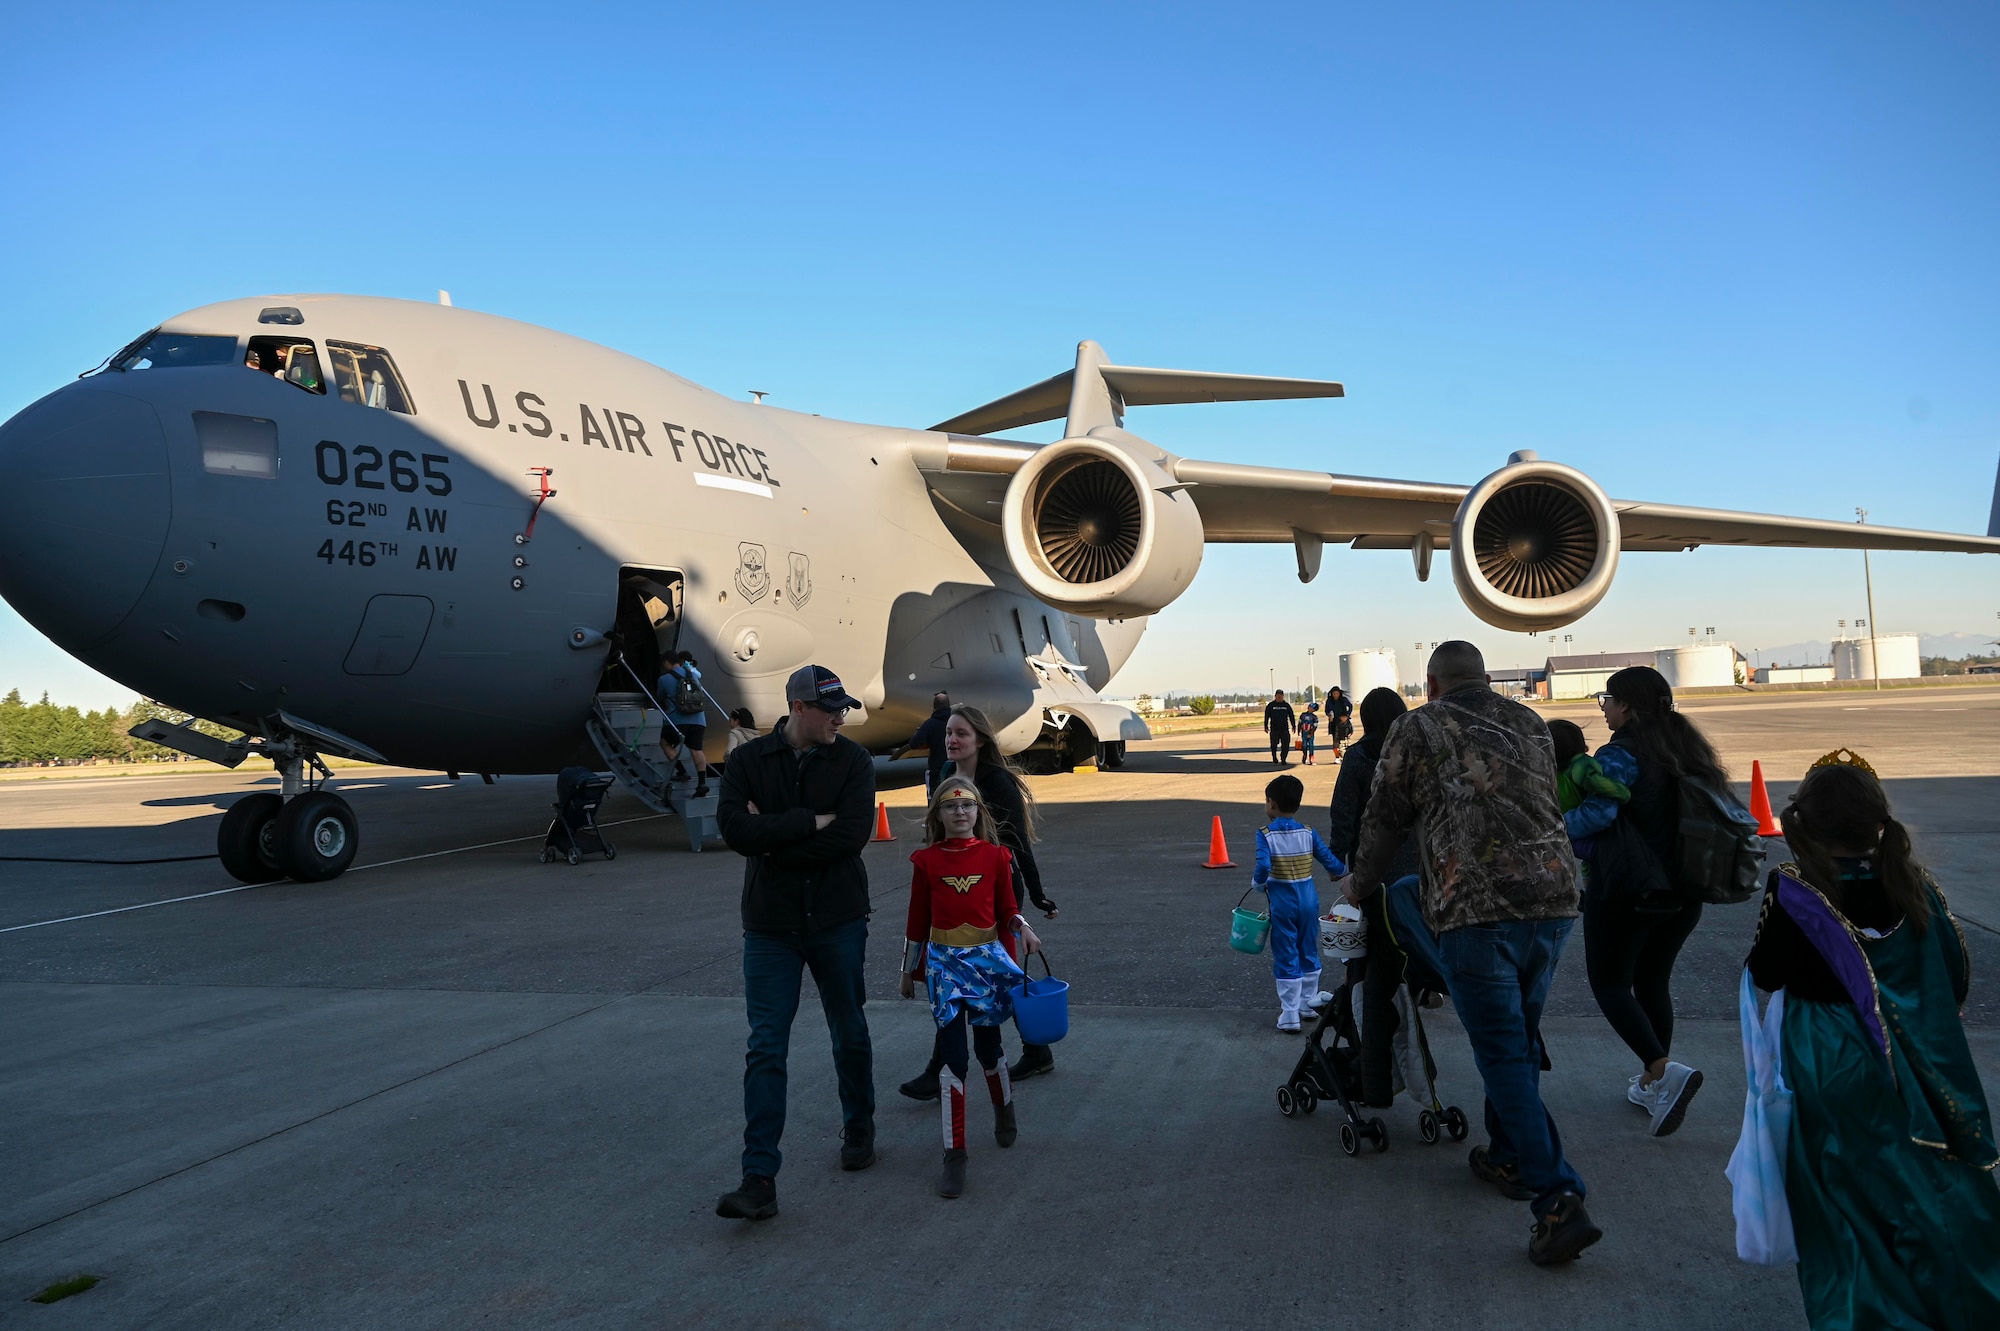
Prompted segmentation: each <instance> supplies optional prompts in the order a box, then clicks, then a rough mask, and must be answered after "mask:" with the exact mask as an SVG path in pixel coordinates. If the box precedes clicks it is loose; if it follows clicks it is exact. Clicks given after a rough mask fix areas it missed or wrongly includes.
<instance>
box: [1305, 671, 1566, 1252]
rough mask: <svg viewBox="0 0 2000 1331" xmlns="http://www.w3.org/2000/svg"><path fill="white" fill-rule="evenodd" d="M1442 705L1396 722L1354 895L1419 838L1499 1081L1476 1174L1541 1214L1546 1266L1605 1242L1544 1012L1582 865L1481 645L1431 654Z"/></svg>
mask: <svg viewBox="0 0 2000 1331" xmlns="http://www.w3.org/2000/svg"><path fill="white" fill-rule="evenodd" d="M1424 682H1425V686H1426V688H1427V690H1428V691H1429V695H1430V702H1429V704H1428V705H1426V706H1423V707H1419V708H1417V709H1416V710H1414V711H1411V712H1409V713H1406V714H1405V715H1403V716H1402V717H1400V718H1398V719H1397V720H1396V722H1395V724H1394V725H1392V726H1391V727H1390V728H1389V735H1388V739H1387V740H1386V741H1385V742H1384V743H1383V745H1382V757H1381V760H1380V761H1379V762H1377V763H1376V765H1375V779H1374V785H1373V787H1372V789H1371V791H1370V793H1369V796H1368V807H1367V809H1366V811H1365V812H1364V813H1363V814H1362V821H1361V837H1360V846H1359V849H1358V851H1357V853H1356V856H1355V860H1356V865H1355V871H1354V873H1353V875H1352V876H1351V877H1349V878H1348V879H1347V880H1345V882H1344V883H1343V887H1344V889H1345V891H1346V894H1347V897H1348V899H1349V900H1350V901H1354V902H1360V901H1362V900H1365V899H1366V898H1368V897H1370V896H1372V895H1374V894H1375V893H1376V892H1378V891H1380V890H1381V889H1382V888H1383V886H1384V883H1383V877H1384V875H1385V874H1386V873H1387V872H1388V871H1389V869H1390V867H1391V865H1392V864H1393V863H1394V861H1395V858H1396V852H1397V850H1398V849H1399V848H1400V847H1401V846H1402V844H1403V840H1404V838H1405V837H1406V836H1409V835H1411V834H1412V833H1414V835H1415V838H1416V843H1417V859H1418V869H1419V873H1420V875H1421V879H1422V892H1423V910H1424V916H1425V918H1426V919H1427V920H1428V922H1429V924H1430V926H1431V928H1433V929H1434V930H1436V931H1437V934H1438V939H1437V943H1438V952H1439V953H1440V954H1441V957H1442V960H1443V962H1444V967H1445V980H1446V982H1447V983H1448V984H1449V985H1450V987H1451V997H1452V1002H1453V1004H1454V1005H1455V1006H1456V1007H1457V1008H1458V1015H1459V1021H1460V1022H1461V1023H1462V1024H1463V1025H1464V1027H1465V1033H1466V1038H1467V1040H1468V1041H1469V1042H1470V1043H1471V1045H1472V1054H1473V1059H1474V1061H1475V1062H1476V1063H1477V1064H1478V1065H1479V1075H1480V1078H1481V1080H1482V1081H1484V1082H1485V1085H1486V1128H1487V1132H1488V1134H1489V1135H1490V1136H1491V1138H1492V1144H1491V1145H1490V1146H1475V1147H1473V1149H1472V1161H1471V1163H1472V1172H1473V1173H1474V1174H1475V1175H1477V1176H1478V1177H1479V1178H1480V1179H1481V1180H1483V1181H1485V1182H1487V1183H1490V1184H1492V1185H1493V1186H1495V1187H1496V1188H1498V1189H1499V1190H1500V1191H1501V1192H1502V1193H1504V1194H1506V1195H1507V1196H1509V1197H1512V1198H1514V1199H1515V1200H1517V1201H1525V1202H1528V1203H1529V1205H1530V1209H1531V1210H1532V1211H1533V1212H1534V1216H1535V1228H1534V1236H1533V1238H1532V1239H1531V1240H1530V1242H1529V1245H1528V1255H1529V1257H1530V1258H1532V1259H1533V1260H1534V1261H1535V1262H1537V1263H1538V1264H1542V1265H1548V1264H1552V1263H1556V1262H1564V1261H1568V1260H1569V1259H1571V1258H1573V1257H1575V1256H1576V1255H1577V1254H1578V1253H1580V1252H1582V1251H1583V1249H1584V1248H1586V1247H1588V1246H1590V1244H1592V1243H1595V1242H1596V1241H1597V1240H1598V1239H1599V1238H1601V1237H1603V1231H1601V1230H1599V1229H1598V1228H1597V1227H1596V1226H1595V1225H1594V1224H1593V1223H1592V1222H1591V1219H1590V1215H1589V1213H1588V1212H1587V1211H1585V1210H1584V1208H1583V1194H1584V1184H1583V1179H1582V1178H1581V1177H1579V1176H1578V1174H1577V1172H1576V1171H1575V1170H1574V1169H1572V1168H1571V1167H1570V1165H1569V1162H1568V1161H1567V1160H1565V1159H1564V1158H1563V1150H1562V1138H1561V1135H1560V1134H1559V1133H1558V1132H1557V1131H1556V1124H1555V1120H1554V1119H1553V1118H1551V1117H1550V1116H1549V1112H1548V1110H1547V1108H1546V1107H1544V1105H1543V1104H1542V1096H1541V1069H1542V1043H1541V1019H1542V1008H1543V1006H1544V1004H1545V1003H1546V1002H1547V1000H1548V993H1549V984H1550V982H1551V981H1553V980H1554V978H1555V970H1556V962H1557V960H1558V959H1559V958H1560V957H1561V956H1562V949H1563V943H1564V942H1565V941H1566V940H1567V939H1568V937H1569V932H1570V929H1571V928H1572V927H1574V925H1575V923H1576V915H1577V890H1576V883H1577V869H1576V859H1575V856H1574V855H1573V854H1572V853H1571V851H1570V845H1569V835H1568V832H1567V830H1566V829H1565V828H1564V827H1563V820H1562V811H1561V809H1559V808H1558V807H1557V804H1556V766H1555V746H1554V744H1553V743H1552V742H1551V740H1550V739H1549V728H1548V726H1547V724H1545V723H1544V722H1543V720H1542V719H1541V717H1540V716H1538V715H1536V714H1535V713H1534V712H1533V711H1532V710H1531V709H1529V708H1527V707H1523V706H1522V705H1521V704H1519V703H1517V702H1512V701H1509V700H1508V699H1506V698H1502V697H1501V696H1500V695H1498V694H1496V693H1494V692H1493V691H1492V689H1491V688H1489V687H1488V685H1487V680H1486V663H1485V661H1484V660H1483V659H1482V658H1481V656H1480V654H1479V649H1478V648H1477V647H1474V646H1473V645H1472V644H1471V643H1469V642H1447V643H1442V644H1440V645H1439V646H1438V648H1437V650H1436V651H1435V652H1434V653H1432V655H1431V659H1430V664H1429V667H1428V669H1427V674H1426V678H1425V681H1424Z"/></svg>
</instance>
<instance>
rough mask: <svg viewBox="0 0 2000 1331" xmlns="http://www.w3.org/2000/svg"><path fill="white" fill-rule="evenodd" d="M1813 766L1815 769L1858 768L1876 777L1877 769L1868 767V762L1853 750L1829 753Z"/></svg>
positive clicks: (1838, 750)
mask: <svg viewBox="0 0 2000 1331" xmlns="http://www.w3.org/2000/svg"><path fill="white" fill-rule="evenodd" d="M1813 766H1814V767H1858V768H1860V769H1861V770H1862V771H1864V772H1866V773H1868V775H1870V776H1874V775H1875V769H1874V768H1873V767H1871V766H1869V765H1868V760H1867V759H1866V758H1863V757H1862V756H1861V755H1860V754H1858V753H1856V752H1855V751H1854V750H1853V749H1835V750H1834V751H1833V752H1832V753H1829V754H1827V755H1825V756H1824V757H1822V758H1820V759H1819V760H1818V761H1817V762H1815V763H1814V764H1813Z"/></svg>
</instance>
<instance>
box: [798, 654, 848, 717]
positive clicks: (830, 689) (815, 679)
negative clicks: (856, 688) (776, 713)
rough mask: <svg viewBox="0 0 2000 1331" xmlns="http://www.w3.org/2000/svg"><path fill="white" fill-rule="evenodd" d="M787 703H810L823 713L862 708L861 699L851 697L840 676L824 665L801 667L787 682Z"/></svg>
mask: <svg viewBox="0 0 2000 1331" xmlns="http://www.w3.org/2000/svg"><path fill="white" fill-rule="evenodd" d="M785 701H786V702H809V703H811V704H812V705H813V706H815V707H818V708H820V709H821V710H823V711H828V712H838V711H841V710H843V709H849V710H851V709H853V708H856V707H859V706H861V700H860V699H859V698H856V697H853V696H851V695H850V694H849V693H848V692H847V689H846V686H844V685H843V684H841V682H840V676H839V675H836V674H834V673H833V672H832V671H831V670H828V669H827V668H826V667H825V666H822V665H809V666H800V667H799V668H798V669H797V670H794V671H793V672H792V677H791V678H790V679H788V680H786V681H785Z"/></svg>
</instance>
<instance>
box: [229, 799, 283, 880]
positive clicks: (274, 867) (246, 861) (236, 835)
mask: <svg viewBox="0 0 2000 1331" xmlns="http://www.w3.org/2000/svg"><path fill="white" fill-rule="evenodd" d="M284 806H285V802H284V801H283V800H282V799H280V798H278V796H276V795H272V794H269V793H266V792H261V791H260V792H259V793H257V794H255V795H245V796H244V797H243V798H242V799H240V800H238V801H236V803H234V804H232V805H230V806H229V812H228V813H225V814H223V815H222V826H221V827H220V828H218V829H217V830H216V833H215V852H216V854H217V855H218V856H220V857H221V860H222V867H223V868H225V869H227V870H228V871H229V876H230V877H231V878H234V879H235V880H236V881H237V882H239V883H269V882H275V881H276V880H277V879H280V878H283V877H284V876H285V870H284V868H283V866H282V865H280V864H279V863H278V854H277V838H276V830H277V829H276V822H277V818H278V814H279V811H280V810H282V809H283V808H284Z"/></svg>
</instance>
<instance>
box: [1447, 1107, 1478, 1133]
mask: <svg viewBox="0 0 2000 1331" xmlns="http://www.w3.org/2000/svg"><path fill="white" fill-rule="evenodd" d="M1444 1127H1445V1131H1446V1132H1449V1133H1450V1134H1451V1139H1452V1140H1453V1141H1455V1142H1462V1141H1464V1140H1465V1134H1466V1133H1468V1132H1470V1131H1472V1125H1471V1124H1469V1123H1467V1122H1466V1121H1465V1111H1464V1110H1463V1109H1460V1108H1459V1107H1458V1106H1457V1105H1453V1106H1452V1107H1451V1108H1449V1109H1447V1110H1445V1111H1444Z"/></svg>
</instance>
